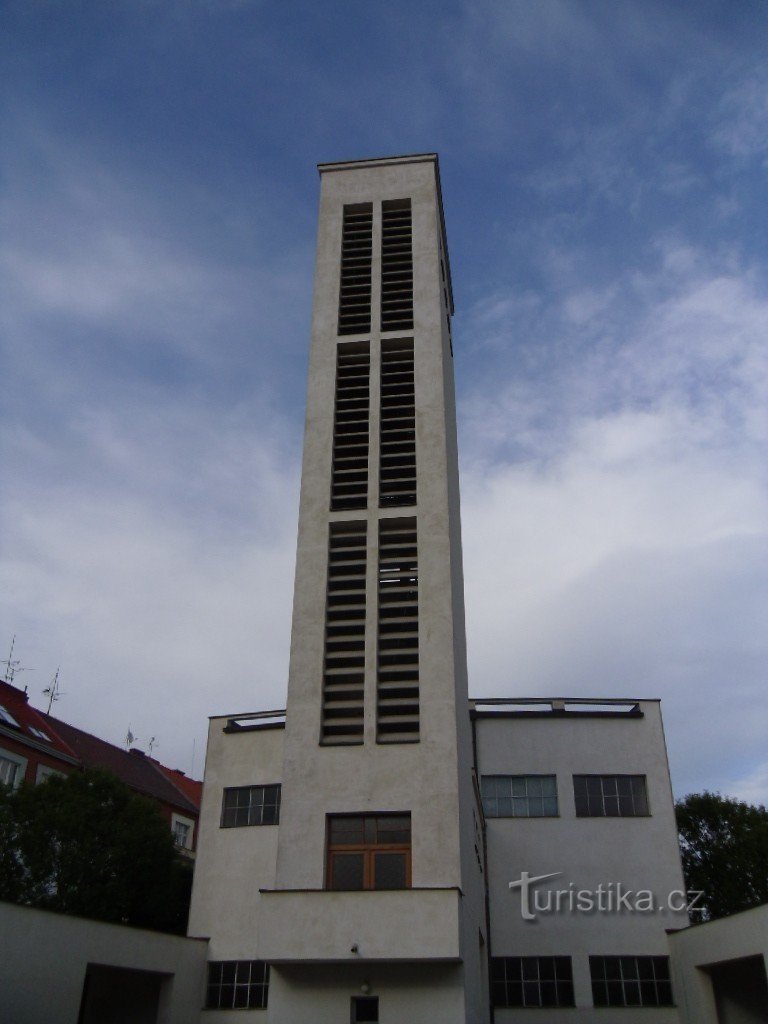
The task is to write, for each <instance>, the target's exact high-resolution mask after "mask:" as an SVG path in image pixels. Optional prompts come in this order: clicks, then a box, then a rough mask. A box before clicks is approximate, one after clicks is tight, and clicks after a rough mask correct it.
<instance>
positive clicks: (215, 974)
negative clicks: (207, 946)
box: [208, 961, 221, 985]
mask: <svg viewBox="0 0 768 1024" xmlns="http://www.w3.org/2000/svg"><path fill="white" fill-rule="evenodd" d="M220 981H221V963H220V962H217V961H214V962H213V963H210V964H208V984H209V985H215V984H217V982H220Z"/></svg>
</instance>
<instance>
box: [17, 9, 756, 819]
mask: <svg viewBox="0 0 768 1024" xmlns="http://www.w3.org/2000/svg"><path fill="white" fill-rule="evenodd" d="M766 52H768V4H767V3H765V2H764V0H740V2H738V3H734V2H733V0H720V2H714V0H696V2H693V0H663V2H657V0H610V2H608V0H535V2H534V0H503V2H502V0H500V2H492V0H476V2H470V0H464V2H457V0H441V2H432V0H424V2H414V0H410V2H408V3H405V2H403V0H389V2H388V3H386V4H381V3H376V4H374V3H370V2H364V0H357V2H355V3H353V2H351V0H346V2H342V0H326V2H324V3H322V4H318V3H309V2H305V0H294V2H292V0H288V2H286V3H283V4H274V3H266V2H263V0H130V2H129V0H110V2H109V3H103V2H102V0H91V2H82V0H36V2H34V3H29V2H28V0H5V3H4V4H3V5H2V10H1V11H0V69H1V70H0V94H1V95H2V101H1V102H2V107H1V108H0V139H2V143H0V160H1V166H0V288H1V289H2V293H1V295H0V330H1V332H2V365H1V366H0V381H2V410H3V411H2V428H1V431H2V452H1V453H0V466H1V467H2V468H1V469H0V474H1V478H0V540H1V544H2V553H1V554H2V564H1V566H0V574H1V578H2V584H1V587H2V593H1V595H0V658H7V657H8V654H7V653H6V652H7V651H8V650H9V648H10V644H11V639H12V637H13V636H14V635H15V637H16V643H15V649H14V654H13V659H18V661H19V662H20V664H19V665H18V666H17V669H18V671H17V673H16V675H15V678H14V682H15V684H16V685H19V686H26V687H28V690H29V694H30V700H31V702H32V704H33V705H34V706H36V707H42V708H45V706H46V704H47V700H46V698H45V697H44V695H43V693H42V691H43V690H44V689H45V688H46V687H47V686H49V684H50V682H51V679H52V678H53V676H54V673H55V672H56V670H57V668H59V669H60V675H59V681H60V689H61V693H62V696H61V698H60V700H59V701H58V702H57V703H56V704H55V705H54V713H55V714H57V715H58V716H59V717H61V718H63V719H64V720H66V721H68V722H71V723H72V724H73V725H77V726H79V727H80V728H84V729H86V730H89V731H92V732H95V733H97V734H98V735H101V736H102V737H104V738H105V739H108V740H111V741H112V742H114V743H117V744H124V742H125V736H126V733H127V732H128V730H129V729H130V731H131V732H132V733H133V735H134V736H135V737H137V739H136V744H137V745H138V746H139V747H141V748H143V749H147V747H148V745H149V742H150V740H152V739H153V738H154V743H153V746H152V749H153V753H154V754H155V756H157V757H159V758H160V759H161V760H162V761H164V762H165V763H167V764H169V765H171V766H172V767H178V768H181V769H183V770H185V771H187V772H190V773H193V774H194V775H195V776H197V777H200V775H201V773H202V769H203V757H204V747H205V735H206V729H207V718H208V716H210V715H220V714H227V713H242V712H247V711H252V710H264V709H271V708H281V707H284V706H285V687H286V677H287V663H288V646H289V637H290V616H291V601H292V584H293V570H294V559H295V543H296V524H297V514H298V486H299V466H300V457H301V444H302V432H303V420H304V400H305V394H306V370H307V355H308V342H309V319H310V303H311V286H312V273H313V255H314V245H315V230H316V216H317V198H318V178H317V171H316V164H317V163H318V162H323V161H333V160H343V159H354V158H364V157H374V156H382V155H392V154H400V153H412V152H432V151H437V152H438V153H439V155H440V166H441V177H442V183H443V194H444V203H445V214H446V223H447V231H448V241H449V248H450V255H451V265H452V272H453V286H454V296H455V300H456V317H455V320H454V332H453V336H454V350H455V361H456V379H457V399H458V413H459V444H460V460H461V480H462V523H463V538H464V567H465V580H466V605H467V631H468V648H469V671H470V693H471V694H472V695H473V696H476V697H491V696H499V697H523V696H574V697H577V696H584V697H660V698H662V702H663V703H662V708H663V712H664V717H665V726H666V737H667V745H668V749H669V756H670V764H671V769H672V779H673V785H674V789H675V792H676V793H677V794H678V795H683V794H685V793H688V792H695V791H701V790H703V789H705V788H706V789H710V790H716V791H719V792H721V793H724V794H727V795H731V796H736V797H739V798H741V799H745V800H749V801H752V802H768V747H767V745H766V741H765V737H766V735H768V687H766V670H767V669H768V631H767V630H766V628H765V627H766V623H767V622H768V525H767V524H768V473H767V472H766V470H767V468H768V461H767V460H766V440H767V436H766V435H768V421H767V419H766V391H767V385H768V355H767V352H766V338H767V337H768V237H767V235H766V223H767V222H766V216H765V209H766V170H767V169H768V65H766V62H765V53H766ZM22 670H23V671H22Z"/></svg>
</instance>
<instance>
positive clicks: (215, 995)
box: [205, 985, 219, 1010]
mask: <svg viewBox="0 0 768 1024" xmlns="http://www.w3.org/2000/svg"><path fill="white" fill-rule="evenodd" d="M205 1005H206V1007H207V1008H208V1009H209V1010H218V1008H219V986H218V985H209V986H208V992H207V994H206V997H205Z"/></svg>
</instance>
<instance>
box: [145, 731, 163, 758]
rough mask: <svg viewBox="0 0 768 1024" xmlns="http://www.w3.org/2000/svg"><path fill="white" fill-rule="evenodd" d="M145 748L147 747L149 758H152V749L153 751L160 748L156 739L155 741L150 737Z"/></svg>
mask: <svg viewBox="0 0 768 1024" xmlns="http://www.w3.org/2000/svg"><path fill="white" fill-rule="evenodd" d="M147 746H148V747H149V756H150V757H152V751H153V749H154V748H155V747H159V746H160V744H159V743H158V741H157V739H156V738H155V737H154V736H152V737H151V738H150V740H149V743H148V744H147Z"/></svg>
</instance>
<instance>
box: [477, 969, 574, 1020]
mask: <svg viewBox="0 0 768 1024" xmlns="http://www.w3.org/2000/svg"><path fill="white" fill-rule="evenodd" d="M542 965H546V966H547V968H548V969H549V971H551V977H542ZM534 967H535V970H534ZM526 973H527V974H528V977H526ZM548 973H549V972H548ZM499 974H501V975H502V977H499ZM490 978H491V1006H492V1007H493V1008H494V1009H499V1010H505V1009H513V1010H517V1009H525V1010H528V1009H545V1010H551V1009H560V1008H566V1007H574V1006H575V1005H576V1000H575V994H574V987H573V959H572V958H571V957H570V956H494V957H491V964H490ZM542 985H546V986H550V985H551V986H552V992H553V994H554V1002H545V1001H544V990H543V989H542ZM513 986H515V987H518V988H519V995H520V1002H515V1001H514V1000H511V999H510V994H511V992H512V991H513ZM499 987H501V988H503V991H504V998H503V1001H499V1000H497V995H498V992H499ZM534 991H535V993H536V994H537V996H538V998H537V999H536V1000H532V1001H530V1002H529V1001H528V997H529V996H530V995H532V994H534Z"/></svg>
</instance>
